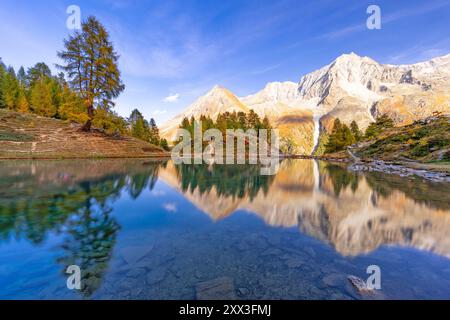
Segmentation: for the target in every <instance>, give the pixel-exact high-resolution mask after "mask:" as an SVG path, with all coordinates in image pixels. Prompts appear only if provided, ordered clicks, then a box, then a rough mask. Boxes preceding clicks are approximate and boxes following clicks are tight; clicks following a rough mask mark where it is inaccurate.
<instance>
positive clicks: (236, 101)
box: [162, 53, 450, 154]
mask: <svg viewBox="0 0 450 320" xmlns="http://www.w3.org/2000/svg"><path fill="white" fill-rule="evenodd" d="M249 109H253V110H254V111H255V112H256V113H258V114H259V115H260V116H261V117H263V116H268V117H269V118H270V120H271V122H272V124H273V125H274V127H276V128H278V129H280V134H281V136H282V137H284V138H286V139H290V140H291V141H293V142H294V144H295V149H296V150H295V151H296V152H298V153H303V154H310V153H311V152H313V151H314V149H315V147H316V146H317V143H318V140H319V135H320V133H321V132H323V131H324V130H330V128H331V125H332V122H333V121H334V119H335V118H337V117H339V118H340V119H341V120H342V121H343V122H345V123H350V122H351V121H353V120H355V121H356V122H357V123H358V125H359V126H360V127H361V128H362V129H364V128H365V127H367V126H368V124H369V123H370V122H372V121H373V120H374V118H375V117H376V116H377V115H379V114H382V113H388V114H389V115H390V116H391V117H392V118H393V119H394V120H395V122H396V123H397V124H407V123H409V122H411V121H414V120H417V119H420V118H423V117H426V116H428V115H430V114H432V113H433V112H434V111H440V112H443V113H450V54H448V55H445V56H442V57H437V58H434V59H432V60H429V61H426V62H421V63H417V64H412V65H398V66H395V65H388V64H385V65H383V64H380V63H378V62H376V61H375V60H373V59H371V58H369V57H361V56H358V55H357V54H355V53H350V54H344V55H341V56H340V57H338V58H337V59H336V60H335V61H333V62H332V63H330V64H329V65H326V66H324V67H322V68H321V69H319V70H317V71H314V72H311V73H309V74H307V75H305V76H303V77H302V78H301V79H300V81H299V83H294V82H271V83H268V84H267V85H266V87H265V88H264V89H263V90H261V91H259V92H257V93H255V94H253V95H250V96H247V97H242V98H237V97H236V96H234V95H233V94H232V93H231V92H230V91H228V90H226V89H224V88H221V87H218V86H216V87H214V88H213V89H212V90H211V91H210V92H209V93H208V94H207V95H205V96H203V97H201V98H199V99H198V100H197V101H196V102H194V103H193V104H192V105H191V106H190V107H189V108H188V109H187V110H186V111H185V112H183V113H182V114H180V115H179V116H177V117H176V118H175V119H173V120H171V121H169V122H168V123H167V124H165V125H164V126H163V128H162V135H163V136H164V137H167V138H169V139H170V135H171V134H174V133H175V131H176V129H177V128H178V125H179V124H180V122H181V120H182V118H183V117H191V116H194V117H195V118H199V117H200V115H202V114H204V115H209V116H211V117H213V118H215V117H217V115H218V114H219V113H223V112H226V111H244V112H247V111H248V110H249Z"/></svg>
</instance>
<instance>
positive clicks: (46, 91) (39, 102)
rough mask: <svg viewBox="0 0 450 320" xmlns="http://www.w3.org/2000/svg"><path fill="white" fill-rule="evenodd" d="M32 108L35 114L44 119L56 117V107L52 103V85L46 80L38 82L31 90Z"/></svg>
mask: <svg viewBox="0 0 450 320" xmlns="http://www.w3.org/2000/svg"><path fill="white" fill-rule="evenodd" d="M31 107H32V110H33V112H34V113H36V114H37V115H39V116H43V117H53V116H55V115H56V107H55V105H54V104H53V101H52V93H51V89H50V85H49V84H48V83H45V81H44V79H41V80H40V81H37V82H36V83H35V84H34V86H33V87H32V88H31Z"/></svg>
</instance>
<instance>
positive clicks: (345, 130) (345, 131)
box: [342, 124, 356, 149]
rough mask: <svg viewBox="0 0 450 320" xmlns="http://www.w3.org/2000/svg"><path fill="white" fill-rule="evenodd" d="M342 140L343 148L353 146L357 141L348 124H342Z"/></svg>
mask: <svg viewBox="0 0 450 320" xmlns="http://www.w3.org/2000/svg"><path fill="white" fill-rule="evenodd" d="M342 141H343V145H342V149H343V148H345V147H347V146H351V145H352V144H354V143H355V142H356V140H355V137H354V136H353V133H352V131H351V130H350V128H349V127H348V126H347V125H346V124H344V125H343V126H342Z"/></svg>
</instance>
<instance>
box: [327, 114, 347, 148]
mask: <svg viewBox="0 0 450 320" xmlns="http://www.w3.org/2000/svg"><path fill="white" fill-rule="evenodd" d="M341 132H342V124H341V120H339V118H336V119H335V120H334V124H333V129H332V130H331V134H330V136H329V138H328V142H327V144H326V145H325V153H333V152H336V151H338V150H341V148H342V146H343V143H342V135H341Z"/></svg>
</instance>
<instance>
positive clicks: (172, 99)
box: [163, 93, 180, 103]
mask: <svg viewBox="0 0 450 320" xmlns="http://www.w3.org/2000/svg"><path fill="white" fill-rule="evenodd" d="M179 99H180V94H179V93H175V94H172V95H169V96H167V97H165V98H164V100H163V101H164V102H166V103H174V102H178V100H179Z"/></svg>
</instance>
